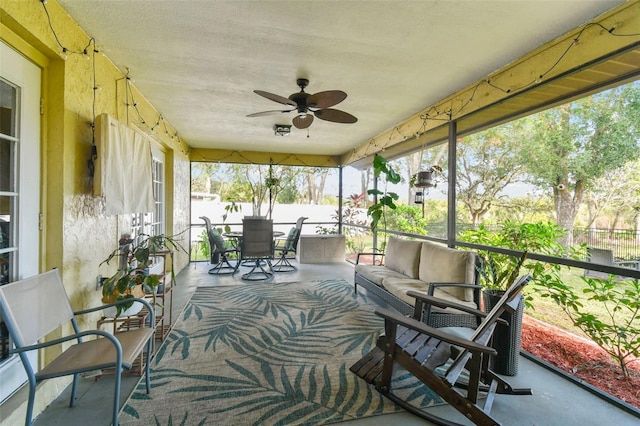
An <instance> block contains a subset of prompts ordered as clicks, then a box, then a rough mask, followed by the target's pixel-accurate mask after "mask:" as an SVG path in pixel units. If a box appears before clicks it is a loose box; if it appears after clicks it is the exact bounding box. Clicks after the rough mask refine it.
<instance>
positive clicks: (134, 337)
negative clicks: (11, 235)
mask: <svg viewBox="0 0 640 426" xmlns="http://www.w3.org/2000/svg"><path fill="white" fill-rule="evenodd" d="M131 300H132V299H127V300H121V301H119V302H115V303H110V304H107V305H102V306H98V307H95V308H92V309H86V310H83V311H79V312H73V310H72V309H71V304H70V303H69V298H68V297H67V293H66V291H65V288H64V285H63V284H62V280H61V278H60V274H59V272H58V270H57V269H54V270H51V271H49V272H45V273H43V274H40V275H36V276H33V277H31V278H26V279H23V280H20V281H15V282H12V283H10V284H6V285H3V286H0V312H1V313H2V317H3V319H4V321H5V324H6V326H7V329H8V331H9V335H10V336H11V339H12V341H13V344H14V345H15V347H14V348H13V349H11V351H10V353H16V354H18V355H19V356H20V359H21V361H22V364H23V366H24V369H25V371H26V373H27V378H28V382H29V395H28V398H29V399H28V403H27V413H26V419H25V424H26V425H27V426H29V425H31V421H32V417H33V406H34V401H35V395H36V384H37V383H38V382H41V381H43V380H46V379H51V378H54V377H62V376H70V375H73V382H72V387H71V401H70V403H69V406H70V407H73V406H74V404H75V399H76V390H77V387H78V378H79V377H80V374H81V373H84V372H88V371H94V370H103V369H110V368H113V369H114V370H115V389H114V395H113V414H112V417H113V418H112V421H113V424H114V425H116V426H117V424H118V412H119V408H120V407H119V403H120V381H121V377H120V376H121V374H122V371H123V369H127V370H128V369H131V367H132V365H133V363H134V361H135V360H136V359H137V358H138V356H139V355H140V354H141V353H143V351H145V350H146V355H145V359H146V362H145V373H144V374H145V384H146V388H147V394H148V393H150V391H151V384H150V380H149V364H150V361H151V352H152V348H153V346H152V344H153V336H154V333H155V328H154V327H148V326H145V325H144V324H143V325H142V326H141V327H140V328H136V329H131V330H127V331H122V332H117V333H115V334H112V333H109V332H107V331H104V330H87V331H80V329H79V328H78V323H77V321H76V317H77V316H79V315H83V314H87V313H90V312H95V311H98V310H103V309H104V308H106V307H109V306H115V305H118V304H124V303H127V302H131ZM133 300H134V301H138V302H140V303H142V304H144V305H145V306H146V308H147V310H148V311H149V313H150V320H149V324H155V316H154V309H153V308H152V307H151V304H150V303H149V302H148V301H147V300H144V299H133ZM68 323H71V326H72V328H73V333H72V334H70V335H67V336H64V337H61V338H58V339H53V340H49V341H44V342H42V343H38V342H40V341H41V339H43V338H44V337H45V336H46V335H47V334H49V333H51V332H52V331H54V330H56V329H58V328H59V327H60V326H64V325H66V324H68ZM85 338H86V340H85ZM74 341H75V344H73V345H71V346H68V347H67V349H65V350H63V351H62V353H61V354H60V355H59V356H58V357H57V358H55V359H54V360H53V361H51V362H50V363H48V364H47V365H46V366H45V367H44V368H43V369H41V370H40V371H35V368H36V367H35V366H33V365H32V364H31V361H30V360H29V357H28V353H29V352H31V351H39V350H40V349H42V348H47V347H50V346H58V347H61V346H63V344H65V343H67V342H74Z"/></svg>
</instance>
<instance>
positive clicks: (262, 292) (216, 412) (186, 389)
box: [120, 280, 442, 425]
mask: <svg viewBox="0 0 640 426" xmlns="http://www.w3.org/2000/svg"><path fill="white" fill-rule="evenodd" d="M373 310H374V305H373V304H371V303H368V301H367V299H366V297H365V296H363V295H360V294H358V295H355V294H354V293H353V284H350V283H348V282H346V281H344V280H323V281H311V282H294V283H273V284H254V285H239V286H231V287H199V288H197V289H196V291H195V293H194V294H193V296H192V298H191V300H190V301H189V303H187V305H186V307H185V310H184V311H183V313H182V315H181V318H180V319H178V321H177V323H176V325H175V326H174V328H173V330H172V331H171V333H170V334H169V336H168V338H167V340H165V342H164V343H163V344H162V346H161V347H160V348H159V349H158V352H157V353H156V356H155V358H154V359H153V360H152V364H151V375H150V377H151V383H152V391H151V394H150V395H147V394H146V393H145V390H144V385H143V384H140V385H139V386H138V387H137V388H136V390H135V391H134V393H133V394H132V395H131V397H130V398H129V400H128V402H127V403H126V404H125V407H124V408H123V411H122V414H121V417H120V419H121V424H123V425H178V424H179V425H209V424H211V425H213V424H215V425H221V424H222V425H230V424H238V423H239V422H242V423H243V424H246V425H315V424H327V423H333V422H339V421H346V420H352V419H356V418H361V417H367V416H373V415H379V414H384V413H392V412H395V411H399V410H400V409H399V408H398V407H397V406H395V405H394V404H393V403H392V402H391V401H389V400H388V399H386V398H384V397H382V396H381V395H380V394H379V393H378V392H377V391H376V390H375V388H374V387H373V386H371V385H369V384H367V383H366V382H364V381H363V380H361V379H359V378H358V377H357V376H356V375H354V374H353V373H351V372H350V371H349V367H350V366H351V365H352V364H353V363H354V362H355V361H357V360H358V359H360V358H361V357H362V355H364V354H366V353H367V352H368V351H369V350H370V349H371V347H372V346H373V345H375V340H376V338H377V337H378V335H379V334H380V333H381V331H382V330H383V328H384V323H383V320H382V319H381V318H379V317H377V316H376V315H375V314H374V313H373ZM394 380H395V383H394V389H395V390H396V393H399V392H404V395H405V398H407V399H409V400H410V401H412V403H413V404H415V405H418V406H422V407H424V406H429V405H435V404H438V403H441V402H442V401H441V400H440V398H439V397H438V396H437V395H435V394H434V393H432V392H431V391H430V390H429V388H427V387H425V386H423V385H421V384H420V382H418V381H417V380H415V379H414V378H413V377H412V376H411V375H409V374H407V373H406V372H403V371H399V372H396V374H395V377H394Z"/></svg>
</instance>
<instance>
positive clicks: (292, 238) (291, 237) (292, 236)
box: [284, 226, 298, 250]
mask: <svg viewBox="0 0 640 426" xmlns="http://www.w3.org/2000/svg"><path fill="white" fill-rule="evenodd" d="M297 237H298V230H297V229H296V227H295V226H294V227H293V228H291V229H290V230H289V234H288V235H287V241H285V243H284V249H285V250H293V249H294V245H295V243H296V238H297Z"/></svg>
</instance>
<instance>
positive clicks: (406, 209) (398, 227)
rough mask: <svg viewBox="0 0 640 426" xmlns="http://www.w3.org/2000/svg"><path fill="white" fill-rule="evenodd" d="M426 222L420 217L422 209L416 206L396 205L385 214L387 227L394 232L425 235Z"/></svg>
mask: <svg viewBox="0 0 640 426" xmlns="http://www.w3.org/2000/svg"><path fill="white" fill-rule="evenodd" d="M427 224H428V221H427V220H426V219H424V218H423V217H422V209H421V208H420V207H416V206H407V205H404V204H400V205H397V206H396V208H395V209H394V210H391V211H389V212H388V214H387V226H388V227H389V229H393V230H395V231H401V232H408V233H411V234H417V235H427V230H426V226H427Z"/></svg>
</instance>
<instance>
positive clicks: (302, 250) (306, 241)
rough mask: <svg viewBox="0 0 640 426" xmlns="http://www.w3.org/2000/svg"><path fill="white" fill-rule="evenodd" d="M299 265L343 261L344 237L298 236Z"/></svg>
mask: <svg viewBox="0 0 640 426" xmlns="http://www.w3.org/2000/svg"><path fill="white" fill-rule="evenodd" d="M296 259H297V260H298V262H299V263H332V262H344V260H345V237H344V235H300V240H299V241H298V250H297V254H296Z"/></svg>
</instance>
